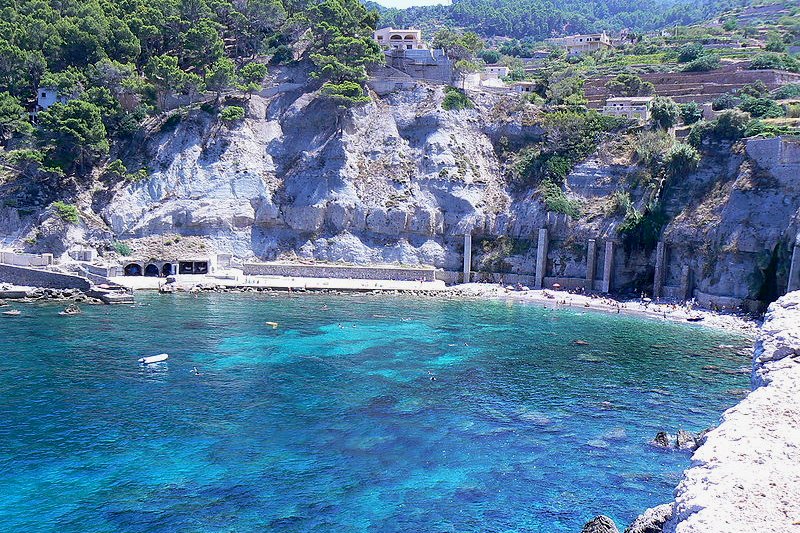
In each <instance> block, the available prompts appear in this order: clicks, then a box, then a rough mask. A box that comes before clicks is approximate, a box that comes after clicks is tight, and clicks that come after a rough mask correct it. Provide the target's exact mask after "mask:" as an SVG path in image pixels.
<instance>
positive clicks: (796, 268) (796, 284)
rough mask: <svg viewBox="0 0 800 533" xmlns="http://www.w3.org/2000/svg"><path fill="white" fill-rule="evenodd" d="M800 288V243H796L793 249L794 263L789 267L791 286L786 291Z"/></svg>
mask: <svg viewBox="0 0 800 533" xmlns="http://www.w3.org/2000/svg"><path fill="white" fill-rule="evenodd" d="M797 290H800V244H795V245H794V250H793V251H792V263H791V266H790V267H789V286H788V287H787V288H786V292H792V291H797Z"/></svg>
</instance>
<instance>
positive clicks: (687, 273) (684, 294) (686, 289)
mask: <svg viewBox="0 0 800 533" xmlns="http://www.w3.org/2000/svg"><path fill="white" fill-rule="evenodd" d="M691 297H692V271H691V270H690V269H689V265H684V267H683V268H682V269H681V298H682V299H683V300H689V299H691Z"/></svg>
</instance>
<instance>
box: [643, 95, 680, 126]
mask: <svg viewBox="0 0 800 533" xmlns="http://www.w3.org/2000/svg"><path fill="white" fill-rule="evenodd" d="M680 115H681V110H680V108H679V107H678V104H676V103H675V100H673V99H672V98H667V97H664V96H656V97H655V98H653V103H652V104H651V106H650V116H651V117H652V119H653V123H654V125H655V126H657V127H659V128H663V129H669V128H671V127H672V126H674V125H675V124H677V123H678V118H679V117H680Z"/></svg>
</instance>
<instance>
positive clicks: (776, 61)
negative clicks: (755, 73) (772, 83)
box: [749, 52, 800, 72]
mask: <svg viewBox="0 0 800 533" xmlns="http://www.w3.org/2000/svg"><path fill="white" fill-rule="evenodd" d="M749 68H750V69H751V70H766V69H776V70H788V71H790V72H797V71H798V70H800V65H798V63H797V60H796V59H794V58H792V57H790V56H788V55H785V54H777V53H775V52H764V53H762V54H758V55H757V56H756V57H754V58H753V61H752V62H751V63H750V67H749Z"/></svg>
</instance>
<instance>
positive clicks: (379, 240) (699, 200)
mask: <svg viewBox="0 0 800 533" xmlns="http://www.w3.org/2000/svg"><path fill="white" fill-rule="evenodd" d="M287 81H291V80H288V79H284V80H277V82H279V83H277V84H276V86H275V87H273V88H272V89H269V90H267V91H265V92H264V93H262V95H254V96H253V97H252V98H251V99H249V100H243V101H242V102H241V105H243V106H245V107H246V109H247V117H246V118H245V119H244V120H242V121H239V122H236V123H230V124H226V123H223V122H221V121H220V120H219V119H218V118H217V116H216V115H215V114H212V113H210V112H206V111H203V110H202V109H200V108H196V109H194V110H192V111H189V112H184V113H183V114H179V113H176V114H175V115H174V116H173V118H166V117H161V118H159V119H153V121H152V122H151V123H149V124H148V125H147V133H146V134H144V135H142V136H140V137H138V138H137V139H135V140H133V141H131V142H129V143H126V144H124V145H121V146H119V147H118V150H117V151H118V155H119V157H120V158H121V159H123V161H124V162H125V164H126V165H127V167H128V168H129V169H137V168H142V167H146V168H148V169H149V171H150V177H149V178H148V179H147V180H145V181H142V182H138V183H128V182H124V181H119V180H118V181H116V182H114V181H111V182H108V181H103V180H98V181H96V182H95V183H94V184H92V185H85V184H84V185H83V186H79V185H76V187H75V188H74V193H73V198H72V201H74V202H75V203H77V204H78V205H79V207H81V209H82V212H83V213H84V216H83V218H82V222H81V223H80V224H79V225H78V226H73V227H71V228H68V227H65V226H64V225H63V224H58V223H55V222H53V221H52V220H51V219H52V216H50V211H42V210H41V209H36V208H25V209H23V208H21V207H24V206H20V205H4V206H3V207H0V223H2V226H1V227H0V232H2V239H3V241H4V242H5V243H7V244H8V243H11V244H13V245H15V246H17V247H21V248H26V249H28V250H31V251H44V249H45V248H47V249H48V250H49V251H55V252H56V253H63V252H64V251H66V250H68V249H69V248H71V247H75V246H87V245H88V246H96V247H100V248H102V247H103V246H107V245H108V243H110V242H112V241H114V240H127V241H128V242H129V243H130V244H131V246H132V247H133V248H134V250H135V251H136V252H137V253H139V254H141V255H144V256H149V255H152V254H153V253H155V252H154V251H153V250H151V246H150V245H151V243H152V242H154V239H155V240H157V237H159V236H162V237H163V239H170V238H174V237H175V236H181V237H191V238H192V239H194V241H197V240H200V241H201V242H202V249H204V250H205V251H207V252H211V253H213V252H218V253H222V252H225V253H232V254H234V255H235V256H238V257H240V258H242V259H256V258H257V259H275V258H278V257H292V256H300V257H306V258H314V259H319V260H327V261H347V262H354V263H372V262H383V263H403V264H410V265H414V264H429V265H435V266H437V267H441V268H445V269H450V270H459V269H460V265H461V261H462V257H461V256H462V251H463V234H464V233H466V232H472V233H473V235H474V236H475V238H476V239H477V242H476V243H475V245H474V246H473V250H475V256H474V258H473V265H474V266H475V269H476V270H487V271H495V272H507V273H516V274H533V273H534V272H535V257H536V253H535V252H536V250H535V248H536V239H537V231H538V229H539V228H542V227H547V228H548V229H549V230H550V238H551V243H550V248H549V253H548V265H547V272H548V275H550V276H561V277H576V278H581V277H585V275H586V269H587V265H586V242H587V239H590V238H591V239H597V240H598V243H600V244H602V242H603V241H604V240H606V239H615V240H616V241H617V242H618V246H617V248H616V251H615V257H614V259H615V266H614V272H613V283H612V286H613V287H615V288H616V289H617V290H624V289H632V290H641V289H649V288H650V287H652V280H653V265H654V264H655V259H654V254H653V249H654V242H647V243H645V242H640V241H637V240H636V239H632V238H630V237H628V236H626V235H624V234H620V232H619V230H618V228H619V224H620V222H621V221H622V214H619V213H616V212H614V210H613V209H611V206H612V203H613V200H612V196H613V194H614V192H615V191H617V190H627V191H630V192H631V197H632V199H633V201H634V203H635V204H637V205H639V206H641V203H642V202H643V196H644V193H643V191H642V190H641V187H639V186H638V185H637V183H636V176H637V173H638V172H639V170H640V169H638V167H637V166H636V165H635V164H634V163H633V162H632V157H631V153H630V150H627V151H626V150H625V149H622V148H620V147H619V146H618V145H620V144H624V143H621V141H620V139H613V138H610V139H608V140H607V142H604V143H603V144H602V145H601V147H600V149H599V150H598V151H597V152H596V153H595V154H594V155H592V156H591V157H590V158H589V159H587V160H586V161H584V162H583V163H582V164H580V165H578V166H577V167H576V168H575V169H574V170H573V172H572V173H571V174H570V175H569V176H568V178H567V180H566V189H567V194H568V196H569V197H570V198H571V199H573V200H575V201H577V202H579V203H580V204H581V205H582V213H583V214H582V216H581V218H580V219H578V220H573V219H570V218H569V217H567V216H566V215H561V214H557V213H552V212H548V211H547V210H546V209H545V207H544V205H543V203H542V202H541V201H540V199H539V197H538V195H537V194H536V192H535V191H534V190H532V189H531V190H519V189H514V188H512V187H510V186H509V185H508V182H507V179H506V174H507V172H506V169H505V168H504V165H505V164H506V162H505V161H504V160H503V158H502V157H501V156H498V154H502V153H503V152H504V150H507V149H509V147H510V149H514V148H519V147H520V146H525V145H526V144H529V143H531V142H535V141H537V140H538V139H540V138H541V136H542V134H543V130H542V129H541V128H540V127H539V126H538V121H537V116H536V114H537V111H536V109H535V108H533V107H532V106H530V105H527V106H526V105H524V104H522V103H520V102H519V100H518V99H517V98H516V97H513V96H507V97H499V96H492V95H481V96H476V98H475V99H476V104H477V107H476V109H474V110H464V111H458V112H455V111H444V110H443V109H442V107H441V102H442V99H443V91H442V88H441V87H436V86H428V85H418V86H417V87H416V88H415V89H412V90H404V91H398V92H395V93H391V94H389V95H386V96H384V97H380V98H377V97H376V98H375V99H374V101H373V102H372V103H370V104H369V105H367V106H364V107H362V108H359V109H357V110H355V111H353V112H352V113H347V112H343V111H342V110H338V109H337V108H336V107H335V106H334V105H333V104H331V103H330V102H326V101H324V100H322V99H320V98H316V97H315V94H314V93H308V92H305V91H304V88H303V87H302V86H301V85H299V84H293V83H286V82H287ZM764 142H766V143H767V144H765V145H763V146H762V145H758V144H757V143H756V144H752V145H750V144H749V145H748V148H747V150H745V149H744V148H743V145H741V144H739V145H736V146H733V147H731V146H727V145H725V146H714V147H709V148H708V150H707V151H708V154H707V155H706V156H705V157H704V160H703V163H702V164H701V167H700V169H699V170H698V171H697V172H696V173H694V174H692V175H691V176H689V177H688V178H686V179H685V180H683V181H681V182H680V183H675V184H673V185H671V186H670V187H669V188H668V189H667V191H666V196H665V205H666V214H667V221H666V222H667V224H666V226H665V227H664V232H663V236H664V239H665V241H666V243H667V258H666V269H665V270H666V276H665V278H666V283H667V285H673V286H674V285H679V284H680V281H681V276H682V275H683V272H684V270H686V269H688V270H689V272H690V273H691V274H692V277H693V278H694V282H695V287H696V288H697V289H698V291H700V292H701V293H707V294H710V295H714V296H730V297H734V298H736V299H738V300H741V299H748V298H749V299H755V298H763V299H767V300H771V299H774V297H775V296H777V295H778V294H780V292H781V289H782V288H783V287H785V278H786V275H787V273H788V262H789V257H788V254H789V251H788V250H789V243H790V242H791V241H792V240H793V239H794V234H795V233H796V231H797V225H798V216H797V212H798V208H800V184H799V183H798V181H797V178H796V176H797V175H798V174H799V173H800V156H798V153H796V152H798V150H797V149H796V148H794V150H795V152H792V151H791V150H787V149H786V148H779V149H778V151H779V152H780V154H781V155H780V157H778V158H776V155H775V150H776V149H775V146H776V145H775V141H764ZM777 145H778V146H783V145H781V143H780V141H778V142H777ZM791 146H795V145H791ZM12 186H13V184H6V185H5V186H4V187H5V188H2V189H0V194H6V193H8V191H10V187H12ZM9 194H10V193H9ZM53 199H55V198H53ZM51 200H52V199H50V200H49V201H51ZM47 201H48V199H47V198H44V199H41V198H40V199H39V200H37V201H36V202H38V203H36V202H34V203H35V204H36V205H39V206H43V205H46V203H47ZM23 203H24V202H23ZM163 239H162V240H163ZM194 241H193V242H194ZM602 253H603V251H602V247H600V248H599V251H598V254H599V264H600V265H602V259H603V258H602ZM597 270H598V272H597V275H598V276H600V275H601V272H600V270H601V269H600V268H599V267H598V269H597Z"/></svg>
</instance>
